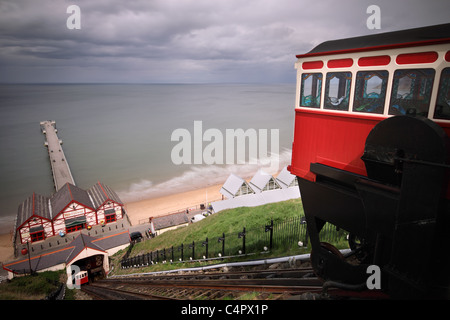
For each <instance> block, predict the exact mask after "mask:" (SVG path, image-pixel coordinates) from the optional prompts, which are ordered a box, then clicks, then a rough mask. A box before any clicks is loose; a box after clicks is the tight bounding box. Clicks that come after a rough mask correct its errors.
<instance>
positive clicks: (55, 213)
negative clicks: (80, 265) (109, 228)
mask: <svg viewBox="0 0 450 320" xmlns="http://www.w3.org/2000/svg"><path fill="white" fill-rule="evenodd" d="M122 218H123V203H122V201H121V200H120V199H119V197H118V196H117V194H116V193H115V192H114V191H113V190H112V189H111V188H109V187H108V186H106V185H105V184H102V183H100V182H98V183H97V184H95V185H94V186H93V187H91V188H90V189H88V190H83V189H81V188H78V187H77V186H74V185H72V184H70V183H66V184H65V185H64V186H63V187H62V188H61V189H59V190H58V191H57V192H56V193H54V194H53V195H52V196H51V197H45V196H42V195H38V194H35V193H33V195H32V196H30V197H29V198H28V199H26V200H25V201H24V202H23V203H21V204H20V205H19V208H18V213H17V218H16V228H15V229H16V235H17V242H18V243H27V242H38V241H40V240H44V239H47V238H48V237H53V236H60V237H63V236H64V235H65V234H67V233H71V232H74V231H78V230H82V229H85V228H88V227H89V226H91V227H92V226H95V225H98V224H101V225H104V224H107V223H111V222H115V221H117V220H119V219H122Z"/></svg>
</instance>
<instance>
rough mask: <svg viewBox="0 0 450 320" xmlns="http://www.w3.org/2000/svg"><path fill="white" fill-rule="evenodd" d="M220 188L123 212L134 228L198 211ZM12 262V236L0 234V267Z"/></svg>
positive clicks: (165, 198)
mask: <svg viewBox="0 0 450 320" xmlns="http://www.w3.org/2000/svg"><path fill="white" fill-rule="evenodd" d="M221 187H222V185H221V184H220V185H214V186H209V187H207V188H202V189H197V190H191V191H186V192H182V193H178V194H172V195H167V196H163V197H159V198H153V199H146V200H141V201H136V202H129V203H125V211H126V212H127V213H128V217H129V218H130V220H131V224H132V225H133V226H134V225H138V224H139V223H143V222H148V220H149V218H150V217H157V216H161V215H166V214H169V213H174V212H178V211H182V210H186V209H199V208H200V204H205V203H206V201H207V202H208V203H209V202H213V201H217V200H221V199H222V194H221V193H220V192H219V191H220V188H221ZM12 260H14V252H13V247H12V236H11V235H10V234H0V265H1V264H2V263H6V262H9V261H12Z"/></svg>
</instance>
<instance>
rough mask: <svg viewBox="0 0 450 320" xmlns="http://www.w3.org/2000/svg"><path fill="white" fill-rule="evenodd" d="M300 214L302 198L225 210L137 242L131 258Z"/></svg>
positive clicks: (301, 213) (301, 212) (301, 211)
mask: <svg viewBox="0 0 450 320" xmlns="http://www.w3.org/2000/svg"><path fill="white" fill-rule="evenodd" d="M299 215H303V206H302V202H301V199H295V200H288V201H283V202H278V203H271V204H267V205H263V206H259V207H252V208H248V207H242V208H236V209H229V210H224V211H222V212H219V213H216V214H213V215H211V216H209V217H207V218H206V219H203V220H201V221H199V222H197V223H194V224H191V225H189V226H188V227H186V228H180V229H177V230H173V231H168V232H166V233H163V234H162V235H160V236H157V237H156V238H154V239H151V240H150V241H145V242H142V243H138V244H136V245H135V246H134V248H133V250H132V252H131V256H134V255H139V254H142V253H147V252H150V251H154V250H158V249H162V248H170V247H171V246H178V245H180V244H181V243H188V242H192V241H201V240H204V239H205V238H206V237H218V236H221V235H222V233H225V234H229V233H238V232H240V231H242V229H243V227H245V228H246V229H247V230H249V229H253V228H255V227H261V226H264V225H266V224H268V223H270V219H273V221H274V223H276V222H277V221H283V220H285V219H287V218H290V217H294V216H299Z"/></svg>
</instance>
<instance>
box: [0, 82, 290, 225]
mask: <svg viewBox="0 0 450 320" xmlns="http://www.w3.org/2000/svg"><path fill="white" fill-rule="evenodd" d="M294 98H295V85H294V84H274V85H268V84H255V85H253V84H252V85H250V84H220V85H219V84H214V85H213V84H207V85H201V84H199V85H185V84H180V85H153V84H152V85H91V84H89V85H0V146H1V154H0V177H1V183H0V204H1V208H2V210H1V211H0V232H4V231H5V230H6V231H7V230H9V229H11V226H12V225H13V222H14V218H15V215H16V212H17V207H18V205H19V203H21V202H22V201H23V200H25V198H26V197H28V196H30V195H31V194H32V193H33V192H36V193H39V194H43V195H48V196H49V195H51V194H52V193H53V192H54V186H53V180H52V174H51V169H50V163H49V160H48V153H47V149H46V148H45V147H44V140H45V137H44V135H43V134H42V133H41V131H40V126H39V122H40V121H43V120H55V121H56V126H57V128H58V136H59V138H60V139H62V140H63V148H64V152H65V154H66V157H67V160H68V163H69V166H70V168H71V171H72V175H73V177H74V179H75V183H76V184H77V186H79V187H81V188H85V189H87V188H89V187H91V186H92V185H93V184H95V183H96V182H97V181H101V182H103V183H105V184H107V185H109V186H111V187H112V188H114V189H115V190H116V192H117V193H118V194H119V196H120V197H121V198H122V200H123V201H125V202H127V201H134V200H139V199H143V198H150V197H154V196H159V195H163V194H168V193H174V192H178V191H183V190H186V189H190V188H193V187H202V186H207V185H211V184H216V183H223V182H224V181H225V179H226V178H227V177H228V175H229V173H230V172H234V173H236V174H238V175H241V176H246V175H250V176H252V175H253V174H254V173H255V172H256V171H257V169H258V166H254V165H249V164H235V165H206V164H202V165H187V164H181V165H175V164H173V162H172V160H171V151H172V149H173V147H174V146H175V145H177V143H178V142H173V141H171V135H172V132H173V131H174V130H175V129H177V128H184V129H187V130H188V131H189V132H190V133H191V135H192V137H193V132H194V121H202V125H203V132H204V131H205V130H207V129H209V128H217V129H219V130H220V131H221V132H223V134H224V136H225V130H226V129H238V128H242V129H244V130H247V129H250V128H252V129H279V136H280V138H279V145H280V161H281V163H280V169H281V168H282V167H283V166H284V165H286V164H288V162H289V160H290V151H291V147H292V133H293V115H294V111H293V105H294ZM268 132H269V138H270V131H268ZM207 144H209V142H204V143H203V146H206V145H207ZM224 145H225V141H224ZM269 150H270V148H269Z"/></svg>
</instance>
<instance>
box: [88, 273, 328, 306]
mask: <svg viewBox="0 0 450 320" xmlns="http://www.w3.org/2000/svg"><path fill="white" fill-rule="evenodd" d="M83 290H84V291H85V292H86V293H88V294H90V295H93V296H94V298H97V299H98V298H101V297H100V296H101V295H102V291H104V292H105V297H104V298H103V299H132V300H138V299H139V300H140V299H166V300H170V299H183V300H194V299H207V300H213V299H224V298H228V299H238V298H239V297H241V296H243V295H244V294H249V293H250V294H252V296H253V297H254V298H256V299H260V300H264V299H286V298H288V297H290V296H293V295H301V294H304V293H307V292H308V293H316V294H320V292H321V290H322V282H321V281H320V280H319V279H318V278H316V277H315V276H314V275H313V273H312V269H310V268H300V269H283V270H260V271H241V272H208V273H190V274H172V275H152V276H135V277H123V278H114V279H104V280H101V281H97V282H95V283H94V284H91V285H89V286H85V287H84V288H83ZM89 291H91V292H92V293H91V292H89Z"/></svg>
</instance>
